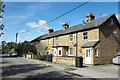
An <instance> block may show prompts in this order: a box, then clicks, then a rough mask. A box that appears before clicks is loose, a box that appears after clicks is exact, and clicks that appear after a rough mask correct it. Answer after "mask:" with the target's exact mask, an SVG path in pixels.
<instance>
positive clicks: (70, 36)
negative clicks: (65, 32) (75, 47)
mask: <svg viewBox="0 0 120 80" xmlns="http://www.w3.org/2000/svg"><path fill="white" fill-rule="evenodd" d="M71 38H72V40H71ZM72 41H73V34H70V35H69V42H72Z"/></svg>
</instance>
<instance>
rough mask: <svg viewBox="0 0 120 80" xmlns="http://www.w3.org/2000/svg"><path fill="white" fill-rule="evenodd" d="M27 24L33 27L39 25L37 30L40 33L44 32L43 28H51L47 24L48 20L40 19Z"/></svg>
mask: <svg viewBox="0 0 120 80" xmlns="http://www.w3.org/2000/svg"><path fill="white" fill-rule="evenodd" d="M26 25H27V26H29V27H31V28H32V29H33V28H37V27H39V28H37V31H38V32H39V33H42V34H43V33H44V32H43V31H41V29H44V30H48V29H49V27H48V26H47V22H46V21H45V20H39V21H38V23H36V22H28V23H26Z"/></svg>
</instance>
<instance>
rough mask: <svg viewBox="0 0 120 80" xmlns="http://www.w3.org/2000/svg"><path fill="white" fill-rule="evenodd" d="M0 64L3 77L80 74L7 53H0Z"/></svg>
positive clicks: (75, 76) (60, 76)
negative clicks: (10, 55) (66, 71)
mask: <svg viewBox="0 0 120 80" xmlns="http://www.w3.org/2000/svg"><path fill="white" fill-rule="evenodd" d="M0 59H2V61H1V62H0V65H1V64H2V77H3V78H22V79H23V80H24V79H27V78H44V79H49V78H70V79H75V78H81V76H77V75H73V74H69V73H65V72H64V71H62V70H60V69H58V68H55V67H52V66H45V65H42V64H36V63H34V62H30V61H27V60H24V59H21V58H19V57H9V56H7V55H5V54H4V55H0ZM0 70H1V69H0Z"/></svg>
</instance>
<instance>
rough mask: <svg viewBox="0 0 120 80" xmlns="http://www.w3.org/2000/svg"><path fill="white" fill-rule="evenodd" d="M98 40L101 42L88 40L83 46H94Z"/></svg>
mask: <svg viewBox="0 0 120 80" xmlns="http://www.w3.org/2000/svg"><path fill="white" fill-rule="evenodd" d="M98 42H99V40H98V41H88V42H86V43H85V44H84V45H83V46H82V48H89V47H94V46H95V45H96V44H97V43H98Z"/></svg>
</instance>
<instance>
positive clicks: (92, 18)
mask: <svg viewBox="0 0 120 80" xmlns="http://www.w3.org/2000/svg"><path fill="white" fill-rule="evenodd" d="M86 17H87V22H91V21H92V20H94V19H95V16H94V15H93V14H91V13H89V14H88V16H86Z"/></svg>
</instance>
